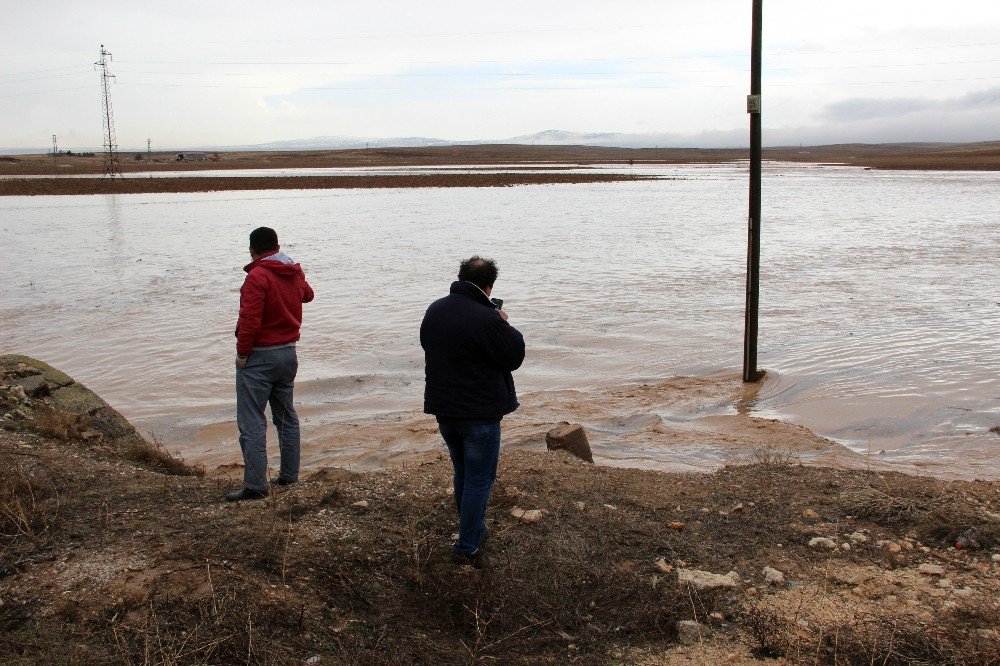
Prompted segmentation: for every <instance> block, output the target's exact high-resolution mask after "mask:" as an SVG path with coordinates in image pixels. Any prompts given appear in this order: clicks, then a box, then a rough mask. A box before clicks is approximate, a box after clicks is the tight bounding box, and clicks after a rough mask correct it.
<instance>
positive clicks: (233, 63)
mask: <svg viewBox="0 0 1000 666" xmlns="http://www.w3.org/2000/svg"><path fill="white" fill-rule="evenodd" d="M997 45H1000V42H978V43H972V44H939V45H934V46H912V47H899V48H882V49H856V50H841V51H833V50H831V51H773V52H769V53H768V54H767V55H768V56H791V55H804V56H811V55H836V54H844V53H893V52H902V51H926V50H933V49H952V48H968V47H974V46H997ZM745 57H747V54H746V53H744V52H730V53H699V54H687V55H674V56H667V55H664V56H620V57H601V58H512V59H496V60H489V59H477V60H334V61H318V60H312V61H301V60H300V61H216V60H119V61H118V62H119V63H125V64H130V65H231V66H262V65H267V66H277V67H283V66H287V65H292V66H303V65H336V66H343V65H454V64H519V63H552V62H614V61H621V60H627V61H651V60H700V59H703V58H745Z"/></svg>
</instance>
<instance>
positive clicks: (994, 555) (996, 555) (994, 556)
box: [990, 553, 1000, 562]
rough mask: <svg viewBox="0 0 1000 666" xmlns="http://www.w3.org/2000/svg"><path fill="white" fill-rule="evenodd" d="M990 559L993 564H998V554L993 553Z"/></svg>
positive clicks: (999, 558) (999, 555)
mask: <svg viewBox="0 0 1000 666" xmlns="http://www.w3.org/2000/svg"><path fill="white" fill-rule="evenodd" d="M990 559H991V560H993V561H994V562H1000V553H993V556H992V557H991V558H990Z"/></svg>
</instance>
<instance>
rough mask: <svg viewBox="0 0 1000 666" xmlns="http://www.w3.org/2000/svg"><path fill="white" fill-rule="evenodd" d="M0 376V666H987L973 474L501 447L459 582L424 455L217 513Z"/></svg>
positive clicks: (203, 493)
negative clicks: (476, 557) (486, 549)
mask: <svg viewBox="0 0 1000 666" xmlns="http://www.w3.org/2000/svg"><path fill="white" fill-rule="evenodd" d="M8 361H9V359H8ZM18 364H21V365H18ZM0 365H2V367H3V368H4V370H3V372H4V386H3V388H0V398H2V400H3V409H4V413H8V414H12V416H11V417H10V418H8V419H7V420H5V421H4V427H5V428H6V429H4V430H0V470H2V476H0V662H3V663H25V664H27V663H38V662H60V663H62V662H66V663H75V662H80V663H133V662H135V663H139V662H142V663H146V662H152V663H235V662H240V663H269V664H270V663H303V662H305V663H334V664H341V663H359V664H360V663H365V664H372V663H435V664H437V663H456V664H457V663H466V664H468V663H497V662H499V663H524V664H528V663H531V664H537V663H584V664H607V663H647V664H660V663H677V664H681V663H690V664H695V663H726V662H728V663H758V662H757V659H758V658H764V659H773V660H775V661H774V663H880V664H882V663H885V664H909V663H954V664H997V663H1000V633H998V631H997V626H998V623H1000V602H998V598H1000V561H998V560H1000V555H997V554H996V553H997V552H998V550H1000V484H998V483H994V482H946V481H940V480H935V479H930V478H924V477H912V476H906V475H903V474H898V473H875V472H870V471H864V470H835V469H828V468H822V467H805V466H801V465H799V464H797V463H796V461H795V460H792V459H788V458H787V457H784V456H779V455H775V456H768V455H767V454H766V453H761V454H760V455H758V459H757V461H756V462H755V463H754V464H749V465H742V466H730V467H726V468H724V469H722V470H720V471H719V472H717V473H714V474H709V475H702V474H666V473H660V472H652V471H642V470H634V469H618V468H609V467H601V466H595V465H592V464H588V463H585V462H583V461H581V460H579V459H577V458H574V457H572V456H571V455H569V454H568V453H565V452H545V451H507V452H505V453H504V454H503V455H502V457H501V469H500V475H499V481H498V483H497V486H496V488H495V492H494V494H493V497H492V500H491V508H490V514H489V515H490V518H489V520H490V529H491V532H492V534H491V544H490V548H491V551H492V553H493V554H494V556H495V562H494V566H493V567H492V568H489V569H487V570H484V571H476V570H473V569H470V568H456V567H455V566H454V565H452V564H451V562H450V560H449V557H448V550H449V542H450V539H451V534H452V531H453V530H454V529H455V525H454V522H455V521H454V516H453V508H452V497H451V494H450V489H449V485H450V482H451V470H450V465H449V464H448V463H447V462H446V461H443V460H442V461H438V462H433V463H430V464H425V465H420V466H415V467H410V468H406V469H397V470H391V471H385V472H377V473H364V474H351V473H348V472H345V471H343V470H337V469H332V468H331V469H323V470H319V471H316V472H314V473H312V474H310V475H309V476H308V477H307V478H304V479H303V480H302V482H301V483H299V484H297V485H295V486H291V487H289V488H288V489H284V490H281V491H278V492H275V493H273V494H272V495H271V497H269V498H268V499H267V500H265V501H261V502H256V503H244V504H240V505H229V504H226V503H224V502H222V501H221V497H222V495H223V494H224V492H226V491H227V490H229V489H230V488H229V487H228V485H227V483H225V482H223V481H221V480H220V479H212V478H204V477H201V476H198V475H196V474H195V475H191V474H190V472H191V471H192V470H190V469H189V468H187V467H186V466H184V465H183V464H181V463H176V465H175V466H174V467H169V466H167V465H165V464H164V463H163V462H162V460H157V459H155V458H149V459H147V458H143V457H141V456H132V457H131V458H130V457H128V456H127V455H126V454H127V453H128V452H129V451H131V450H133V448H134V446H133V445H134V443H135V441H136V440H135V436H134V435H133V434H131V433H126V434H125V435H118V434H116V433H117V432H118V431H116V430H113V429H112V430H111V431H104V430H99V429H98V428H97V426H96V425H95V424H97V423H98V421H99V419H97V418H96V417H97V416H99V415H100V414H101V410H102V409H104V408H103V407H96V408H94V409H90V410H85V412H84V414H85V415H87V418H86V419H81V421H76V420H73V423H75V424H76V425H75V426H74V427H72V428H70V427H69V426H67V427H66V428H65V430H64V431H63V430H59V431H58V432H57V431H55V429H49V430H45V428H44V423H45V420H44V419H42V418H40V417H39V414H40V413H45V414H48V413H49V412H48V411H47V410H48V409H50V408H51V409H52V410H53V411H52V413H54V414H66V412H62V411H60V410H59V409H55V407H54V403H55V399H54V397H53V396H55V395H56V394H58V391H60V390H64V389H65V388H66V387H67V386H72V384H65V383H64V380H65V379H67V378H65V376H57V375H52V374H51V373H50V374H49V377H50V379H51V380H52V383H53V384H55V385H56V387H55V388H49V389H48V390H49V391H51V392H52V393H53V395H50V396H45V395H41V393H44V389H41V388H40V387H41V384H40V383H39V381H40V380H37V379H36V380H32V385H37V388H36V390H35V391H31V392H29V391H28V390H27V388H25V380H26V379H28V378H29V377H38V376H40V375H39V374H29V373H30V370H29V368H35V369H36V370H37V369H40V366H38V365H37V364H35V363H34V362H30V361H28V360H25V359H19V360H15V361H12V362H7V361H5V364H0ZM22 366H28V367H22ZM12 368H13V369H14V370H16V372H14V371H12V370H11V369H12ZM44 372H46V373H48V372H49V371H48V370H45V371H44ZM15 375H21V376H15ZM41 376H42V380H44V381H45V382H46V383H47V382H49V381H50V379H46V378H45V375H44V374H42V375H41ZM56 380H58V381H56ZM60 384H62V385H60ZM13 387H20V388H13ZM28 388H30V386H29V387H28ZM81 389H82V387H81ZM39 392H41V393H39ZM22 393H23V397H22ZM15 403H16V404H15ZM43 405H44V406H43ZM95 410H96V411H95ZM15 411H20V412H21V414H22V415H14V414H13V412H15ZM67 418H68V417H67ZM77 418H81V417H80V414H76V415H75V416H74V419H77ZM82 421H86V423H83V422H82ZM87 431H91V432H96V433H97V435H96V436H94V435H91V434H90V433H89V432H87ZM41 433H44V434H41ZM123 442H132V443H133V445H127V444H126V443H123ZM766 444H767V442H762V445H763V446H764V447H765V448H763V449H761V451H766V450H767V449H766ZM150 446H152V445H150ZM153 449H154V450H155V446H153ZM171 472H182V473H186V474H187V475H178V474H176V473H171Z"/></svg>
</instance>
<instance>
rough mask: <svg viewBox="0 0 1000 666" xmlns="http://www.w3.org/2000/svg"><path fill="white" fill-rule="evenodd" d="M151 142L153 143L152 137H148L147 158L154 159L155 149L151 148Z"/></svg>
mask: <svg viewBox="0 0 1000 666" xmlns="http://www.w3.org/2000/svg"><path fill="white" fill-rule="evenodd" d="M150 144H151V139H146V159H147V160H152V159H153V149H152V148H150Z"/></svg>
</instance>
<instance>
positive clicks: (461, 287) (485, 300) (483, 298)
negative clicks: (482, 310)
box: [450, 280, 493, 308]
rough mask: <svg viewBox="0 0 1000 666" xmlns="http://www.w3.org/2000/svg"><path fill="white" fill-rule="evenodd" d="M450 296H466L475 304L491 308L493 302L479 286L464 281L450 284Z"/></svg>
mask: <svg viewBox="0 0 1000 666" xmlns="http://www.w3.org/2000/svg"><path fill="white" fill-rule="evenodd" d="M450 293H452V294H461V295H462V296H468V297H469V298H471V299H472V300H474V301H476V302H477V303H482V304H483V305H485V306H487V307H490V308H492V307H493V302H492V301H491V300H490V297H489V296H487V295H486V292H484V291H483V290H482V289H480V288H479V285H476V284H473V283H472V282H467V281H465V280H456V281H454V282H452V283H451V292H450Z"/></svg>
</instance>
